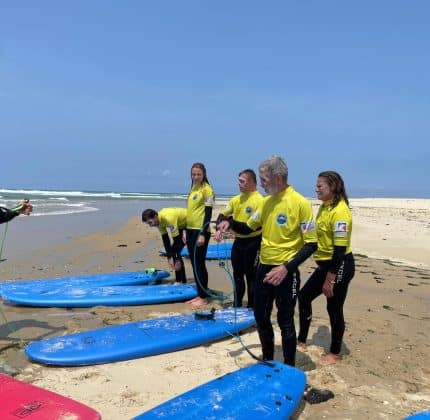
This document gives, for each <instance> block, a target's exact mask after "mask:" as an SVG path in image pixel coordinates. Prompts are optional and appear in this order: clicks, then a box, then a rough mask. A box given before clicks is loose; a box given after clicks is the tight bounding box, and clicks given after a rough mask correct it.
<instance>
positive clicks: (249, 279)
mask: <svg viewBox="0 0 430 420" xmlns="http://www.w3.org/2000/svg"><path fill="white" fill-rule="evenodd" d="M260 246H261V236H257V237H254V238H249V239H248V240H247V244H246V250H245V254H244V266H245V277H246V287H247V291H248V304H247V307H248V308H253V307H254V289H255V275H256V272H257V266H258V261H259V256H260Z"/></svg>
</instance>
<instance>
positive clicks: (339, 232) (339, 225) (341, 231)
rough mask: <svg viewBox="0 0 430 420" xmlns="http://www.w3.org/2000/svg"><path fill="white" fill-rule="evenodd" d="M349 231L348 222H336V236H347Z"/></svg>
mask: <svg viewBox="0 0 430 420" xmlns="http://www.w3.org/2000/svg"><path fill="white" fill-rule="evenodd" d="M347 233H348V222H334V236H346V235H347Z"/></svg>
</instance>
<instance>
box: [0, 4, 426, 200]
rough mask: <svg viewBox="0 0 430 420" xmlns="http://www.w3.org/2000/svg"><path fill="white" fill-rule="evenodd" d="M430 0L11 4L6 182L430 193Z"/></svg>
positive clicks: (4, 23) (5, 19)
mask: <svg viewBox="0 0 430 420" xmlns="http://www.w3.org/2000/svg"><path fill="white" fill-rule="evenodd" d="M429 21H430V2H428V1H426V0H422V1H414V0H411V1H409V2H405V1H385V0H381V1H367V0H364V1H360V2H345V1H330V0H328V1H311V0H303V1H298V0H296V1H267V2H257V1H250V0H247V1H239V0H238V1H231V0H207V1H204V0H200V1H186V0H184V1H173V0H171V1H163V0H160V1H144V0H142V1H138V0H136V1H130V0H123V1H109V0H93V1H87V0H85V1H81V0H75V1H69V2H65V1H44V0H38V1H37V2H19V1H15V2H6V1H4V0H0V121H1V131H0V136H1V137H2V139H1V144H2V146H1V148H2V151H1V156H2V159H1V162H2V163H1V165H2V175H1V181H0V187H2V188H49V189H86V190H114V191H142V192H186V191H187V189H188V187H189V170H190V166H191V164H192V163H193V162H195V161H201V162H204V163H205V164H206V166H207V169H208V177H209V180H210V181H211V183H212V184H213V186H214V188H215V191H216V192H218V193H220V194H222V193H234V192H236V191H237V185H236V177H237V172H238V171H239V170H241V169H244V168H247V167H251V168H254V169H256V168H257V166H258V163H259V162H260V161H261V160H262V159H265V158H267V157H269V156H270V155H273V154H279V155H281V156H283V157H284V158H285V159H286V161H287V163H288V166H289V168H290V182H291V183H292V184H293V185H294V186H295V187H296V188H297V189H298V190H300V191H301V192H303V193H304V194H306V195H308V196H313V190H314V184H315V178H316V175H317V174H318V172H320V171H322V170H327V169H334V170H337V171H339V172H340V173H341V174H342V175H343V177H344V179H345V182H346V185H347V190H348V192H349V194H350V195H351V196H404V197H406V196H408V197H430V189H429V188H428V181H429V178H430V176H429V175H428V172H429V171H428V169H427V166H428V164H429V159H430V152H429V150H430V146H429V144H430V142H429V133H430V123H429V121H430V117H429V116H430V58H429V57H430V56H429V53H428V52H429V50H430V45H429V44H430V25H429Z"/></svg>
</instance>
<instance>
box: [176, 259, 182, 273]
mask: <svg viewBox="0 0 430 420" xmlns="http://www.w3.org/2000/svg"><path fill="white" fill-rule="evenodd" d="M174 268H175V271H180V270H181V268H182V264H181V262H180V261H176V262H175V265H174Z"/></svg>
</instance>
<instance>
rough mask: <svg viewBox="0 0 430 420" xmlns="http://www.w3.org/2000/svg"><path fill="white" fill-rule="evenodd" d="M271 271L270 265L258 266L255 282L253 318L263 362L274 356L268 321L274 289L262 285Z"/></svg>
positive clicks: (271, 328)
mask: <svg viewBox="0 0 430 420" xmlns="http://www.w3.org/2000/svg"><path fill="white" fill-rule="evenodd" d="M271 269H272V266H270V265H262V264H260V265H259V266H258V269H257V276H256V282H255V298H254V316H255V321H256V323H257V330H258V336H259V337H260V343H261V347H262V351H263V359H264V360H273V357H274V354H275V343H274V333H273V327H272V321H271V319H270V317H271V315H272V309H273V301H274V299H275V290H274V287H273V286H271V285H268V284H266V283H263V279H264V276H265V275H266V273H268V272H269V271H270V270H271Z"/></svg>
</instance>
